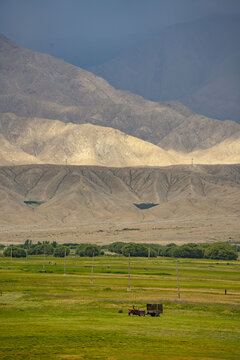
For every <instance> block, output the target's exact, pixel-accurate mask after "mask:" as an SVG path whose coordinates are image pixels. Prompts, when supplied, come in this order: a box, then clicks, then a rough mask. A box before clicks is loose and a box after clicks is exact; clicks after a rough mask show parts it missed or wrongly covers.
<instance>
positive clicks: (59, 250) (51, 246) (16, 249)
mask: <svg viewBox="0 0 240 360" xmlns="http://www.w3.org/2000/svg"><path fill="white" fill-rule="evenodd" d="M71 249H74V250H75V251H74V252H75V254H77V255H79V256H92V255H93V254H94V255H95V256H99V255H104V251H103V250H102V249H101V247H100V246H97V245H95V244H80V245H79V244H64V245H59V244H57V242H56V241H54V242H52V243H50V242H49V241H45V242H42V243H41V242H40V241H39V242H37V243H36V244H33V243H32V241H31V240H26V241H25V243H24V244H22V245H15V246H9V247H7V248H6V249H4V251H3V256H6V257H10V256H12V257H26V256H27V255H43V254H45V255H53V256H55V257H64V256H65V254H66V256H67V255H69V254H70V250H71Z"/></svg>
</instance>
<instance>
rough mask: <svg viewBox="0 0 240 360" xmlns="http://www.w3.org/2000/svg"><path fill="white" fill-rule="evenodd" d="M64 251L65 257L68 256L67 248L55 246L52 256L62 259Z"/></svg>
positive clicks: (68, 250)
mask: <svg viewBox="0 0 240 360" xmlns="http://www.w3.org/2000/svg"><path fill="white" fill-rule="evenodd" d="M65 251H66V256H67V255H69V254H70V249H69V248H68V247H67V246H57V247H56V248H55V250H54V253H53V255H54V256H55V257H64V256H65Z"/></svg>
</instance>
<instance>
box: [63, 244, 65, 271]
mask: <svg viewBox="0 0 240 360" xmlns="http://www.w3.org/2000/svg"><path fill="white" fill-rule="evenodd" d="M63 275H64V276H65V275H66V248H64V274H63Z"/></svg>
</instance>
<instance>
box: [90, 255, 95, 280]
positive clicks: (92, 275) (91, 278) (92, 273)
mask: <svg viewBox="0 0 240 360" xmlns="http://www.w3.org/2000/svg"><path fill="white" fill-rule="evenodd" d="M93 266H94V251H93V254H92V272H91V280H90V284H92V283H93Z"/></svg>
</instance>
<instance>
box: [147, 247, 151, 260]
mask: <svg viewBox="0 0 240 360" xmlns="http://www.w3.org/2000/svg"><path fill="white" fill-rule="evenodd" d="M150 251H151V249H150V247H149V248H148V260H149V259H150Z"/></svg>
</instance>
